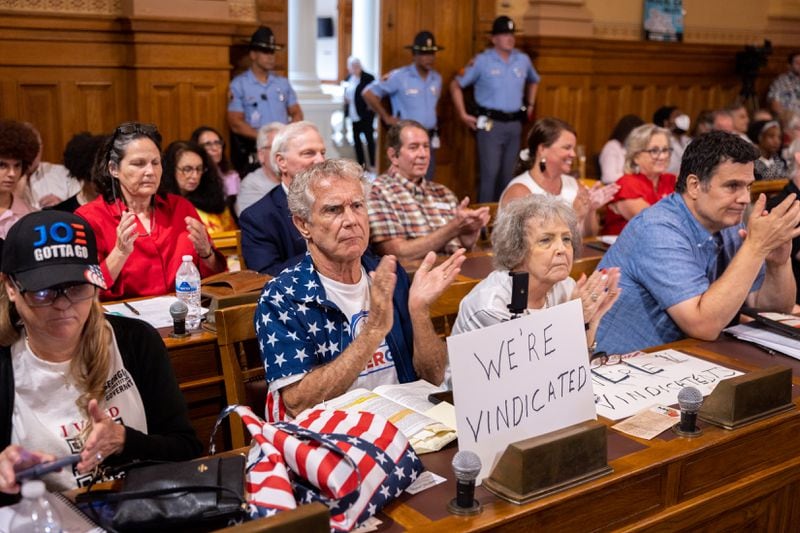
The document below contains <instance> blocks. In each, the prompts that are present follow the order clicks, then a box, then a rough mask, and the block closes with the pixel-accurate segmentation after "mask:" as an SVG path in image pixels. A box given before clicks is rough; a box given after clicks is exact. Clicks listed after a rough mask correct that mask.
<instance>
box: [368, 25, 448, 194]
mask: <svg viewBox="0 0 800 533" xmlns="http://www.w3.org/2000/svg"><path fill="white" fill-rule="evenodd" d="M406 48H410V49H411V52H412V54H413V57H414V61H413V62H412V63H411V64H410V65H406V66H405V67H401V68H397V69H394V70H393V71H391V72H390V73H389V74H387V75H386V76H384V77H383V79H380V80H375V81H373V82H372V83H371V84H369V85H368V86H367V88H366V89H364V92H363V93H361V94H362V96H363V98H364V100H365V101H366V102H367V104H368V105H369V106H370V107H371V108H372V109H374V110H375V112H376V113H378V115H379V116H380V117H381V120H383V122H384V123H385V124H386V125H387V126H394V125H395V124H397V121H398V120H399V119H409V120H415V121H417V122H419V123H420V124H422V125H423V126H424V127H425V129H426V130H427V131H428V136H429V137H430V139H431V162H430V165H429V166H428V172H427V174H426V176H425V177H426V179H428V180H431V179H433V175H434V167H435V151H436V149H437V148H438V147H439V130H438V122H437V119H436V104H437V103H438V102H439V96H441V94H442V77H441V76H440V75H439V73H438V72H436V71H435V70H433V63H434V59H435V53H436V52H438V51H440V50H444V47H442V46H439V45H437V44H436V38H435V37H434V35H433V34H432V33H431V32H429V31H421V32H419V33H418V34H417V35H416V37H414V44H412V45H411V46H406ZM387 96H388V97H389V100H390V101H391V103H392V112H391V113H389V111H388V110H387V109H386V107H385V106H384V105H383V104H382V103H381V99H382V98H384V97H387Z"/></svg>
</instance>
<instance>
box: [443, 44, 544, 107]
mask: <svg viewBox="0 0 800 533" xmlns="http://www.w3.org/2000/svg"><path fill="white" fill-rule="evenodd" d="M456 79H457V80H458V84H459V85H460V86H461V88H462V89H463V88H464V87H468V86H470V85H472V84H475V101H476V102H477V103H478V105H479V106H481V107H484V108H487V109H494V110H496V111H503V112H505V113H515V112H517V111H519V110H520V107H521V106H522V98H523V95H524V91H525V85H526V84H528V83H539V79H540V78H539V73H538V72H536V69H535V68H533V64H531V59H530V58H529V57H528V55H527V54H524V53H522V52H520V51H519V50H517V49H516V48H515V49H514V50H512V51H511V54H510V55H509V57H508V62H505V61H503V59H502V58H501V57H500V54H498V53H497V51H496V50H495V49H494V48H490V49H488V50H485V51H484V52H481V53H480V54H478V55H477V56H475V60H474V61H473V62H472V63H470V64H469V65H468V66H467V68H466V69H464V74H462V75H461V76H457V77H456Z"/></svg>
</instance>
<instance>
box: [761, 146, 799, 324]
mask: <svg viewBox="0 0 800 533" xmlns="http://www.w3.org/2000/svg"><path fill="white" fill-rule="evenodd" d="M784 153H785V155H786V163H787V165H788V172H787V177H788V178H789V183H787V184H786V187H784V188H783V190H781V192H780V193H778V194H776V195H775V196H772V197H770V198H769V199H768V200H767V209H772V208H773V207H775V206H776V205H778V204H780V203H781V202H782V201H783V200H785V199H786V197H787V196H789V195H790V194H795V195H796V196H797V197H798V198H800V137H798V138H797V139H795V140H793V141H792V142H791V144H790V145H789V146H788V147H787V148H786V151H785V152H784ZM792 271H793V272H794V279H795V281H798V284H797V285H798V288H797V294H796V297H795V303H796V304H800V237H796V238H794V239H792ZM798 311H800V308H798V306H797V305H795V308H794V311H793V312H798Z"/></svg>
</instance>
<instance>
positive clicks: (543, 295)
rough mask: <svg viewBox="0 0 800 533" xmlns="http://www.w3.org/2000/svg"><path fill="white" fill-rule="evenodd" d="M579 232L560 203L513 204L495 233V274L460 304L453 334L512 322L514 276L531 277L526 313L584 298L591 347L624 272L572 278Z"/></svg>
mask: <svg viewBox="0 0 800 533" xmlns="http://www.w3.org/2000/svg"><path fill="white" fill-rule="evenodd" d="M578 227H579V226H578V220H577V218H576V216H575V211H573V210H572V209H571V208H570V207H569V206H567V205H565V204H564V202H562V201H561V200H559V199H558V198H555V197H551V196H542V195H532V196H528V197H527V198H522V199H520V200H515V201H514V202H511V203H509V204H508V205H507V206H506V207H505V208H504V209H503V210H502V211H501V213H500V215H499V216H498V218H497V222H496V223H495V226H494V230H493V231H492V248H493V250H494V264H495V268H496V270H495V271H494V272H492V273H491V274H489V276H488V277H487V278H486V279H484V280H483V281H481V282H480V283H478V285H476V286H475V288H474V289H472V291H471V292H470V293H469V294H468V295H467V296H466V297H465V298H464V299H463V300H462V301H461V305H460V306H459V310H458V317H457V318H456V322H455V325H454V326H453V334H454V335H456V334H459V333H463V332H465V331H473V330H476V329H480V328H484V327H486V326H491V325H493V324H497V323H499V322H504V321H506V320H509V319H510V318H511V312H510V311H509V310H508V304H509V303H511V276H510V275H509V273H510V272H527V273H528V305H527V312H530V311H532V310H537V309H546V308H548V307H553V306H556V305H559V304H562V303H564V302H567V301H569V300H574V299H576V298H580V300H581V305H582V307H583V320H584V322H585V325H586V342H587V346H592V345H593V344H594V337H595V332H596V331H597V326H598V324H599V323H600V319H601V318H603V315H605V313H606V312H607V311H608V310H609V309H610V308H611V306H612V305H614V302H616V301H617V298H618V297H619V291H620V289H619V288H618V286H617V283H618V282H619V269H618V268H609V269H607V270H605V271H595V272H594V273H593V274H592V275H591V276H589V277H588V278H587V277H586V275H585V274H584V275H582V276H581V278H580V279H579V280H578V281H577V282H576V281H575V280H573V279H572V278H570V277H569V273H570V271H571V270H572V262H573V258H574V257H575V253H576V252H577V251H578V250H579V249H580V244H581V236H580V231H579V229H578Z"/></svg>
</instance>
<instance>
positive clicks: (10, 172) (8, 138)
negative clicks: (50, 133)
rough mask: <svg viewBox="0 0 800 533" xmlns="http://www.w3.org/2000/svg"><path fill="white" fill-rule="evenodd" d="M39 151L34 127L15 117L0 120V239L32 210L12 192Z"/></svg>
mask: <svg viewBox="0 0 800 533" xmlns="http://www.w3.org/2000/svg"><path fill="white" fill-rule="evenodd" d="M38 153H39V140H38V139H37V138H36V134H35V133H34V132H33V130H31V129H30V128H29V127H27V126H26V125H25V124H23V123H21V122H17V121H15V120H0V238H5V236H6V233H8V230H9V228H10V227H11V226H13V225H14V223H15V222H16V221H17V220H19V219H20V218H22V216H23V215H25V214H26V213H30V212H31V207H30V205H28V203H27V202H26V201H25V200H24V199H23V198H21V197H19V196H15V195H14V189H16V187H17V183H19V180H20V178H21V177H22V176H23V175H24V174H25V173H26V172H27V171H28V168H30V166H31V164H32V163H33V161H34V160H35V159H36V156H37V154H38Z"/></svg>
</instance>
